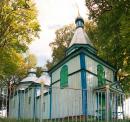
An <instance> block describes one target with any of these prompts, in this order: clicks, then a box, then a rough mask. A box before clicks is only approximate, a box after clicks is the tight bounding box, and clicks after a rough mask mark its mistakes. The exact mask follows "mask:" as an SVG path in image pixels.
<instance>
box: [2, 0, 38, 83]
mask: <svg viewBox="0 0 130 122" xmlns="http://www.w3.org/2000/svg"><path fill="white" fill-rule="evenodd" d="M36 17H37V11H36V9H35V4H34V3H33V2H32V1H31V0H29V1H27V0H17V1H16V0H11V1H10V0H2V1H1V2H0V83H2V82H5V81H12V80H13V81H14V79H19V77H23V76H24V75H25V74H26V70H27V64H26V61H25V60H24V57H23V53H24V52H25V51H26V50H27V49H28V45H29V44H30V43H31V42H32V41H33V40H34V39H35V37H38V32H39V31H40V28H39V24H38V21H37V18H36Z"/></svg>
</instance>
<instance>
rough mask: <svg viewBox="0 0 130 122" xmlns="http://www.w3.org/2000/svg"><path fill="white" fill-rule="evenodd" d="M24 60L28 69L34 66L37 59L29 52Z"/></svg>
mask: <svg viewBox="0 0 130 122" xmlns="http://www.w3.org/2000/svg"><path fill="white" fill-rule="evenodd" d="M26 62H27V64H28V69H31V68H36V64H37V59H36V56H35V55H34V54H29V55H28V56H27V57H26Z"/></svg>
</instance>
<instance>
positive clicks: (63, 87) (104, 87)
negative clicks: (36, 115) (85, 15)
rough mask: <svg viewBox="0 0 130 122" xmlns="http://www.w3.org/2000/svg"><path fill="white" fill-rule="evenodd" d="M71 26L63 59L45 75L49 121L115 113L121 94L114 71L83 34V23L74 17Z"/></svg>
mask: <svg viewBox="0 0 130 122" xmlns="http://www.w3.org/2000/svg"><path fill="white" fill-rule="evenodd" d="M75 23H76V30H75V33H74V36H73V38H72V40H71V43H70V45H69V48H68V49H67V51H66V56H65V58H64V59H63V60H62V61H60V62H59V63H58V64H57V65H55V66H54V67H53V68H52V69H51V70H50V71H49V74H50V76H51V93H50V118H59V117H60V118H63V117H66V116H78V115H92V116H99V115H98V114H99V113H100V111H101V113H102V116H103V113H104V114H106V113H107V112H108V111H109V112H110V111H111V113H117V106H116V105H117V103H116V102H117V94H118V93H119V94H121V93H122V90H121V87H120V85H119V83H118V82H117V81H115V72H116V69H115V68H114V67H113V66H112V65H110V64H109V63H108V62H106V61H104V60H103V59H101V58H100V57H98V56H97V50H96V49H95V48H94V46H93V44H92V43H91V41H90V39H89V37H88V36H87V34H86V33H85V31H84V20H83V19H82V18H81V17H77V19H76V20H75ZM58 88H59V89H58ZM114 93H115V94H114ZM116 93H117V94H116ZM110 102H111V103H110ZM112 109H113V110H112ZM59 113H60V114H59ZM104 117H107V115H106V116H104Z"/></svg>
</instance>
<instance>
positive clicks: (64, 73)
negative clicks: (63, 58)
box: [60, 65, 68, 88]
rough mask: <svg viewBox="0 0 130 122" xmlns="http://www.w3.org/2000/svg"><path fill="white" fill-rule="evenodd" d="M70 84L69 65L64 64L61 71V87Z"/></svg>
mask: <svg viewBox="0 0 130 122" xmlns="http://www.w3.org/2000/svg"><path fill="white" fill-rule="evenodd" d="M67 86H68V66H67V65H64V66H63V67H62V68H61V71H60V87H61V88H64V87H67Z"/></svg>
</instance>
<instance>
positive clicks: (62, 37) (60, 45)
mask: <svg viewBox="0 0 130 122" xmlns="http://www.w3.org/2000/svg"><path fill="white" fill-rule="evenodd" d="M73 31H74V26H73V25H68V26H65V27H63V28H61V29H59V30H57V31H56V33H55V34H56V39H55V41H54V42H52V43H50V47H51V48H52V50H53V52H52V61H49V60H48V61H47V67H48V69H50V68H51V67H52V66H54V65H55V64H57V63H58V62H59V61H60V60H61V59H63V58H64V56H65V50H66V49H67V47H68V46H69V43H70V41H71V38H72V36H73Z"/></svg>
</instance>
